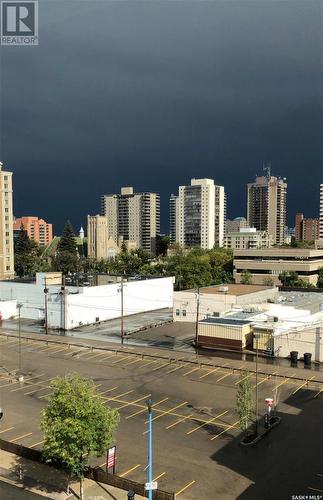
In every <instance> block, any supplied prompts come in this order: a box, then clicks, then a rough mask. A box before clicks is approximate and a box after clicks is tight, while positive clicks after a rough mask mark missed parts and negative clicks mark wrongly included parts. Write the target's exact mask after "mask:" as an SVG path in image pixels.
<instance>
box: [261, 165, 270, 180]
mask: <svg viewBox="0 0 323 500" xmlns="http://www.w3.org/2000/svg"><path fill="white" fill-rule="evenodd" d="M262 169H263V171H264V172H266V174H267V175H266V177H267V179H268V180H270V177H271V161H264V162H263V164H262Z"/></svg>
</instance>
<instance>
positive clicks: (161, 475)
mask: <svg viewBox="0 0 323 500" xmlns="http://www.w3.org/2000/svg"><path fill="white" fill-rule="evenodd" d="M165 474H166V472H162V473H161V474H159V475H158V476H156V477H154V479H153V481H158V479H160V478H161V477H163V476H165Z"/></svg>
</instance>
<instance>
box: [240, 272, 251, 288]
mask: <svg viewBox="0 0 323 500" xmlns="http://www.w3.org/2000/svg"><path fill="white" fill-rule="evenodd" d="M240 283H241V284H242V285H252V275H251V272H250V271H248V269H244V270H243V271H242V273H241V279H240Z"/></svg>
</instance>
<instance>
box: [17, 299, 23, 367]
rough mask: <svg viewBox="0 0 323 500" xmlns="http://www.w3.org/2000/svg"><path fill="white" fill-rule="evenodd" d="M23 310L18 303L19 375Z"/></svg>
mask: <svg viewBox="0 0 323 500" xmlns="http://www.w3.org/2000/svg"><path fill="white" fill-rule="evenodd" d="M21 308H22V304H21V303H20V302H18V304H17V309H18V336H19V345H18V355H19V358H18V370H19V374H21Z"/></svg>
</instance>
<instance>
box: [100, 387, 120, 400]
mask: <svg viewBox="0 0 323 500" xmlns="http://www.w3.org/2000/svg"><path fill="white" fill-rule="evenodd" d="M118 387H119V386H118V385H116V386H115V387H112V389H107V390H106V391H103V392H99V394H98V395H99V396H100V397H101V398H103V394H106V393H107V392H112V391H114V390H115V389H118Z"/></svg>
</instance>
